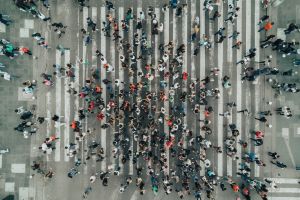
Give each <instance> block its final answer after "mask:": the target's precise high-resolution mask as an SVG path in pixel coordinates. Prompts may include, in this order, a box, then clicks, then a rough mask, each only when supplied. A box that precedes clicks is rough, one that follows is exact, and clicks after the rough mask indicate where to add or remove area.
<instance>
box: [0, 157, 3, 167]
mask: <svg viewBox="0 0 300 200" xmlns="http://www.w3.org/2000/svg"><path fill="white" fill-rule="evenodd" d="M2 158H3V157H2V154H1V155H0V169H2Z"/></svg>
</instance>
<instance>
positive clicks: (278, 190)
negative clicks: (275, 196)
mask: <svg viewBox="0 0 300 200" xmlns="http://www.w3.org/2000/svg"><path fill="white" fill-rule="evenodd" d="M268 190H269V193H290V194H293V193H300V188H275V189H273V188H268Z"/></svg>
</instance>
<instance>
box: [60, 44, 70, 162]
mask: <svg viewBox="0 0 300 200" xmlns="http://www.w3.org/2000/svg"><path fill="white" fill-rule="evenodd" d="M68 63H70V51H69V50H67V51H65V65H66V64H68ZM62 67H63V66H62ZM69 83H70V81H69V79H64V85H65V87H64V94H65V95H64V98H65V99H64V102H65V114H64V116H65V123H66V125H65V128H64V145H63V146H68V145H69V143H70V122H71V119H70V116H71V106H70V101H71V96H70V93H69V92H67V91H68V89H69ZM60 141H61V140H60ZM64 161H66V162H68V161H69V156H67V151H65V153H64Z"/></svg>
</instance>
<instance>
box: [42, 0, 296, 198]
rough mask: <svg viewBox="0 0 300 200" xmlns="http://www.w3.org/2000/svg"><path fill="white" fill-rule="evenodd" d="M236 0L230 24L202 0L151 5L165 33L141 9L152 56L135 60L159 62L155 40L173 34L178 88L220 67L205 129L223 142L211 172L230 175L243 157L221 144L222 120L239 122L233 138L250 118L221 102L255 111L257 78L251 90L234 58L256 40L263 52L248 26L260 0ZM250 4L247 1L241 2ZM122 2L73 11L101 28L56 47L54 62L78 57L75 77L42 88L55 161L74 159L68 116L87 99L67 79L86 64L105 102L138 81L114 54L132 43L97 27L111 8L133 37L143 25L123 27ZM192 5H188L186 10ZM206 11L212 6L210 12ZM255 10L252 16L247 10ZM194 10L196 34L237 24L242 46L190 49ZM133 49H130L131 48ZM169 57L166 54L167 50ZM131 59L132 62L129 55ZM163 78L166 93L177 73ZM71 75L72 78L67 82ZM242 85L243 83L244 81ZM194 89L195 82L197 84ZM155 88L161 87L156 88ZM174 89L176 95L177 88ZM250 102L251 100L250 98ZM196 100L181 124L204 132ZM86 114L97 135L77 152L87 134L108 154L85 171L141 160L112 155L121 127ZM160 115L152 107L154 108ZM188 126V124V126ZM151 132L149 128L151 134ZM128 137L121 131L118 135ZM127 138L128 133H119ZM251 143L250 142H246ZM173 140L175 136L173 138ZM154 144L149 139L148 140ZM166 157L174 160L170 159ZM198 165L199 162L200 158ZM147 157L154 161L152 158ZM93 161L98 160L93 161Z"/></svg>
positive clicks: (140, 65)
mask: <svg viewBox="0 0 300 200" xmlns="http://www.w3.org/2000/svg"><path fill="white" fill-rule="evenodd" d="M139 4H141V3H139ZM236 4H237V7H240V10H239V11H238V14H239V16H241V17H238V18H237V20H236V22H235V24H234V25H232V24H231V23H230V22H229V23H227V24H226V23H225V22H224V19H225V17H226V14H225V15H222V16H221V17H219V18H218V19H216V22H214V21H211V20H210V22H209V20H208V19H207V15H208V13H205V11H203V4H202V2H200V1H197V0H191V1H189V3H188V7H186V8H185V10H184V12H183V15H182V17H180V18H179V17H176V14H175V10H172V9H167V11H166V12H165V13H162V12H161V10H160V8H155V9H154V13H155V14H156V16H157V18H156V19H157V20H158V22H159V23H163V28H164V31H163V33H161V34H160V33H159V34H158V35H152V34H151V30H152V28H153V25H152V24H151V21H152V19H151V17H150V16H149V15H146V14H145V17H146V19H145V21H144V22H143V23H144V24H143V25H144V26H145V27H146V30H147V33H146V37H147V41H150V44H149V45H151V50H152V53H151V56H150V57H148V60H147V61H144V60H138V61H137V64H136V65H137V71H138V72H139V71H140V72H143V71H145V69H144V68H145V65H147V64H151V63H152V64H153V67H154V68H155V69H157V65H158V62H159V60H160V59H161V57H162V54H161V53H160V52H159V50H158V47H159V45H160V44H164V45H166V44H168V43H169V42H170V41H173V42H174V44H175V47H174V51H173V55H170V57H174V56H175V54H176V49H177V48H178V47H179V46H180V45H181V44H185V45H186V49H187V50H186V51H185V53H184V54H183V62H184V64H183V67H182V68H181V69H180V72H181V73H183V72H188V74H189V81H188V82H187V83H184V86H185V87H183V88H180V89H178V92H184V91H186V92H188V91H189V89H188V85H189V84H188V83H191V80H196V79H197V78H199V79H200V80H202V79H204V78H205V76H206V75H208V73H209V71H210V70H211V69H213V68H216V67H217V68H218V69H219V75H218V76H219V78H218V80H217V79H216V80H215V82H214V83H212V87H214V88H218V89H219V90H220V94H221V95H220V97H219V99H218V100H213V99H210V100H209V101H210V102H209V105H212V106H213V107H214V116H213V117H212V119H211V120H212V125H211V126H212V127H211V128H212V130H213V135H212V136H209V137H210V139H211V140H212V143H213V145H214V146H219V147H221V149H223V153H218V154H217V155H215V152H212V151H213V150H208V151H211V152H212V153H211V154H210V152H209V154H208V155H209V156H208V157H207V158H208V159H210V160H211V162H212V163H213V164H212V168H213V170H215V172H216V174H217V175H218V176H235V173H236V171H237V169H238V168H239V163H240V162H241V160H234V159H232V158H230V157H229V156H226V151H225V150H224V148H225V146H224V145H223V143H224V138H225V137H226V136H227V128H224V123H225V124H227V125H228V124H229V123H235V124H236V125H237V129H238V130H239V131H240V133H241V134H240V135H239V136H238V137H237V141H238V140H240V139H242V140H247V139H248V137H249V136H247V135H246V133H248V132H249V129H250V125H249V123H248V122H247V120H251V119H247V118H245V117H243V116H242V115H240V114H233V113H232V116H230V117H229V118H228V119H224V118H223V117H220V116H219V115H218V114H219V113H224V112H225V111H227V110H228V108H227V107H226V105H225V104H224V103H227V102H229V101H235V102H236V105H237V106H236V110H242V109H243V108H245V107H247V106H249V104H250V103H252V104H255V110H253V111H254V112H256V111H258V110H259V109H260V107H259V100H260V99H259V92H260V88H259V87H260V86H259V85H255V86H254V93H252V90H251V91H250V89H249V88H250V87H252V85H250V84H248V83H246V84H245V83H243V84H242V83H241V81H240V79H241V73H242V70H241V67H240V66H236V65H235V63H236V62H237V61H238V60H240V59H241V57H242V55H243V54H244V52H246V51H247V50H248V49H250V48H251V47H253V46H255V47H257V52H258V53H257V56H256V58H255V59H256V60H259V59H260V55H259V48H258V46H259V43H258V42H259V40H260V35H259V34H258V33H257V31H256V30H255V31H253V30H252V29H255V28H256V23H257V21H258V18H259V16H260V15H259V13H260V9H259V0H255V4H254V3H252V2H251V1H237V2H236ZM213 7H214V9H215V10H218V11H219V12H220V13H224V12H225V11H229V10H230V8H229V4H223V3H220V4H219V5H214V6H213ZM245 8H247V9H245ZM126 9H127V7H119V8H118V9H116V10H114V11H113V12H110V13H108V11H107V9H106V8H105V7H92V6H91V7H89V8H87V7H84V8H83V10H82V12H79V11H78V26H79V29H81V27H82V28H84V29H85V30H88V26H87V23H86V19H87V18H88V17H91V18H92V20H93V21H94V22H96V24H97V26H98V27H97V28H98V29H99V32H98V31H96V32H95V33H94V32H93V33H92V32H91V34H92V42H91V44H88V45H86V44H85V42H82V38H81V34H80V33H79V34H78V46H77V49H71V50H66V51H65V53H64V54H63V55H62V54H61V52H60V51H58V50H56V55H55V63H56V64H57V65H60V66H65V65H66V64H68V63H75V72H74V73H75V78H74V80H70V78H57V79H56V81H55V86H54V87H53V88H52V89H51V90H49V91H47V93H46V99H47V101H46V108H47V118H49V119H50V120H48V121H47V136H50V135H53V134H55V135H56V136H57V137H59V138H60V139H59V140H58V141H57V142H56V149H55V151H54V152H53V155H54V157H53V158H51V156H52V155H50V156H48V160H49V161H52V160H53V161H55V162H73V158H69V156H67V151H66V150H65V149H64V147H65V146H67V145H68V144H69V143H70V142H76V141H75V139H74V133H73V132H72V130H70V123H71V122H72V121H73V119H75V120H78V119H79V118H78V111H79V109H80V108H81V107H86V105H87V102H85V101H84V100H83V99H80V98H79V97H78V95H75V96H72V95H71V94H69V93H68V92H67V91H68V90H69V84H71V85H73V86H74V88H75V90H76V91H80V89H81V87H83V86H84V84H85V81H86V79H90V75H91V71H92V70H95V71H97V72H98V73H99V75H100V77H101V79H100V81H101V82H98V83H97V84H99V85H101V87H102V90H103V93H102V98H103V99H104V101H105V102H106V103H108V102H109V101H110V100H113V99H112V98H111V95H110V93H111V91H112V93H114V94H119V93H120V92H121V90H123V89H126V88H128V86H129V83H132V82H134V81H138V82H139V81H142V79H141V77H139V76H137V74H134V75H133V76H129V75H128V74H129V71H128V69H126V68H123V67H122V63H121V61H120V59H119V56H120V55H129V54H130V53H129V52H130V49H126V48H124V49H121V50H120V49H119V45H118V43H116V42H114V41H112V39H113V38H112V37H105V36H104V34H103V32H101V30H102V28H104V26H105V25H104V24H103V23H102V22H104V21H107V20H106V18H107V14H112V15H113V16H114V17H116V18H117V20H118V21H119V24H118V26H119V29H120V33H119V34H120V36H121V37H122V38H124V39H123V42H124V43H129V44H130V45H131V46H132V45H133V37H134V34H135V33H138V36H139V37H141V35H142V31H141V30H136V29H135V25H136V23H137V22H136V21H133V20H130V26H129V30H128V32H123V31H122V27H121V24H120V21H121V20H122V19H124V14H125V11H126ZM141 11H143V12H144V13H146V11H147V10H146V9H145V8H142V5H138V6H137V8H134V9H133V12H134V15H135V16H139V15H140V14H139V13H140V12H141ZM190 11H191V12H190ZM209 15H211V13H210V14H209ZM252 15H254V17H253V16H252ZM196 16H199V17H200V33H199V35H198V38H202V37H203V35H207V36H209V37H211V38H210V40H212V42H213V40H214V39H217V38H216V36H213V34H214V32H215V31H216V30H218V29H219V28H220V27H226V29H227V35H228V36H229V35H231V34H232V32H233V31H235V30H237V31H239V32H241V34H240V40H242V41H243V43H244V46H243V48H242V49H237V50H236V49H232V45H233V42H234V41H233V40H232V39H228V40H227V41H226V42H224V43H218V44H216V43H214V44H213V48H211V49H208V48H206V47H203V46H202V47H200V52H199V54H198V55H197V56H194V55H193V51H194V48H195V47H196V46H197V45H198V43H196V42H195V43H193V42H190V36H191V34H190V33H192V31H191V29H192V26H193V20H194V19H195V17H196ZM97 49H99V50H100V52H101V53H102V54H103V56H104V57H105V58H106V59H107V62H108V63H109V64H110V65H112V66H113V67H114V68H115V70H114V71H112V72H109V73H107V72H106V70H105V69H104V68H103V65H102V64H101V62H100V61H99V59H98V58H97V56H96V55H95V51H96V50H97ZM134 51H135V50H134ZM140 54H141V49H140V46H138V47H137V48H136V51H135V56H136V57H139V56H140ZM72 55H76V57H77V58H76V60H72V59H71V57H72ZM80 59H82V61H83V62H80ZM170 59H171V58H170ZM130 64H132V62H131V63H130ZM169 67H170V63H167V67H166V69H168V68H169ZM225 75H228V76H230V77H231V79H232V82H233V81H234V80H237V81H235V82H234V83H233V84H234V85H233V86H232V88H230V90H227V89H223V86H222V81H221V78H223V76H225ZM104 79H109V80H110V81H111V82H112V83H114V82H115V80H117V79H118V80H119V81H120V82H123V81H125V82H126V83H125V84H124V85H123V84H120V86H116V85H114V84H113V86H112V88H108V87H107V85H106V84H104V83H103V82H102V80H104ZM161 80H164V77H163V74H162V73H160V72H159V71H158V70H156V71H155V77H154V79H153V80H150V81H149V86H150V89H151V91H159V89H160V81H161ZM165 80H166V83H167V84H168V87H167V88H165V89H164V92H165V94H167V95H168V94H169V90H170V87H171V86H172V84H174V83H175V82H176V81H174V80H171V79H168V78H167V79H165ZM72 82H73V83H72ZM242 85H243V86H242ZM196 91H197V90H196ZM250 92H251V95H252V96H253V98H251V100H250V99H248V97H246V96H243V95H244V94H247V95H248V94H250ZM158 96H159V93H158ZM178 96H179V95H178ZM136 98H137V97H129V98H128V99H126V100H128V101H130V102H131V103H134V99H136ZM116 102H118V104H119V106H121V104H122V103H123V100H120V99H119V100H116ZM247 104H248V105H247ZM157 105H158V106H157V111H158V112H159V111H160V109H161V107H164V109H165V112H166V113H167V115H166V116H167V117H170V116H171V115H172V111H171V110H172V108H173V107H174V105H173V104H172V103H170V102H169V101H165V102H164V103H158V104H157ZM193 106H194V104H193V103H190V102H188V101H187V102H186V103H184V109H185V111H186V112H187V113H190V114H192V115H193V116H190V115H186V117H184V121H183V124H187V125H189V126H190V127H192V128H193V130H192V131H193V134H195V135H200V134H201V135H203V133H202V131H200V127H201V126H202V125H203V124H202V122H199V121H198V120H199V119H203V118H204V115H203V113H200V114H199V116H196V115H195V116H196V117H195V116H194V114H193V112H191V109H192V108H193ZM201 109H202V110H204V106H203V105H201ZM54 114H57V115H59V116H64V118H62V120H63V121H62V122H61V123H65V124H64V125H62V124H59V125H57V126H54V124H52V122H51V116H53V115H54ZM87 115H88V116H89V117H88V118H87V119H85V121H84V122H83V123H82V126H83V131H84V132H86V131H87V129H88V128H93V127H95V128H96V133H95V135H96V136H95V137H93V138H88V137H87V140H85V141H84V142H83V145H82V146H80V147H81V151H82V152H80V153H79V154H78V155H77V157H82V158H81V159H82V160H85V158H86V153H85V152H84V150H86V149H87V148H88V144H89V142H91V140H97V141H98V142H100V144H101V147H103V148H104V151H105V155H106V158H105V159H104V160H103V161H101V162H100V163H99V164H98V163H96V161H95V160H93V159H92V160H91V161H87V162H93V165H85V172H86V173H88V168H90V167H91V166H94V168H97V167H99V169H101V170H102V171H104V170H106V169H107V167H108V166H110V165H113V166H114V167H115V166H120V167H121V174H134V172H135V168H136V166H139V165H141V164H142V162H143V161H138V163H137V164H133V162H132V161H130V162H126V163H125V164H122V160H121V158H122V156H117V158H115V157H114V153H113V152H112V151H113V149H114V147H113V145H112V142H113V140H114V133H115V132H120V131H121V130H120V128H119V126H118V125H117V124H115V125H114V126H112V128H109V129H102V128H100V127H101V125H103V124H104V123H105V122H107V121H108V120H109V118H110V117H109V116H108V115H105V117H104V120H103V121H101V122H99V121H97V120H96V119H95V115H97V113H94V114H87ZM154 115H156V116H157V114H154ZM116 121H118V123H119V124H120V123H126V122H125V120H124V119H119V120H116ZM124 126H125V127H126V128H125V129H128V126H129V124H124ZM255 127H258V128H261V127H260V126H259V125H258V124H255ZM162 129H163V132H164V133H165V134H166V135H169V133H170V128H169V126H168V124H167V123H166V120H165V122H164V124H163V126H162ZM189 129H191V128H189ZM128 136H129V139H130V144H131V146H132V150H136V149H139V144H138V142H135V141H134V140H133V135H132V134H129V135H128ZM149 136H150V135H149ZM183 136H184V138H183V142H184V147H187V146H188V145H189V144H188V139H187V136H186V135H185V134H183ZM121 137H126V136H124V135H123V136H121ZM123 139H125V138H123ZM249 143H250V142H249ZM175 145H177V144H175ZM150 148H151V147H150ZM236 149H237V154H236V155H237V156H238V157H239V158H241V157H242V149H241V147H240V145H236ZM253 150H254V151H255V152H256V154H257V155H259V154H260V149H259V147H253V146H250V145H249V148H248V151H253ZM119 151H121V152H122V154H126V153H128V152H123V151H122V150H119ZM133 154H134V153H132V155H131V157H130V158H131V160H132V158H133ZM166 155H167V159H168V160H172V159H174V158H171V156H170V152H169V150H168V149H167V151H166ZM170 162H171V161H170ZM200 163H201V165H202V166H203V162H200ZM150 165H151V164H150ZM95 166H96V167H95ZM168 166H169V167H168V171H169V170H170V168H171V167H175V164H170V165H168ZM252 168H253V169H252V170H253V173H254V176H255V177H259V176H260V175H261V174H262V173H261V170H260V168H259V167H258V166H257V165H254V166H253V167H252ZM204 169H205V168H204V166H203V170H202V171H201V173H200V174H201V175H203V174H204V173H205V170H204ZM285 191H286V189H284V188H283V189H281V190H280V192H285ZM292 191H294V192H295V193H298V190H296V189H295V190H292Z"/></svg>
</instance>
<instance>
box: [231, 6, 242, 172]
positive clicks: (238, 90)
mask: <svg viewBox="0 0 300 200" xmlns="http://www.w3.org/2000/svg"><path fill="white" fill-rule="evenodd" d="M237 7H239V8H240V13H239V14H240V17H237V19H236V27H237V28H236V29H237V31H238V30H242V19H241V18H242V16H243V15H242V11H243V7H242V5H241V1H237ZM240 58H241V50H238V51H236V60H235V61H236V62H238V61H239V59H240ZM236 62H233V63H232V65H233V67H237V69H236V94H237V95H236V110H242V95H241V94H242V82H241V75H240V74H241V73H242V72H241V70H242V69H241V67H240V66H236V64H235V63H236ZM241 125H242V115H241V114H237V115H236V128H237V130H239V131H240V132H241V128H242V126H241ZM240 140H241V134H239V135H238V136H237V141H240ZM236 149H237V153H236V155H237V156H239V157H240V158H242V147H241V145H237V147H236ZM236 168H237V169H238V168H239V162H236Z"/></svg>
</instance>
